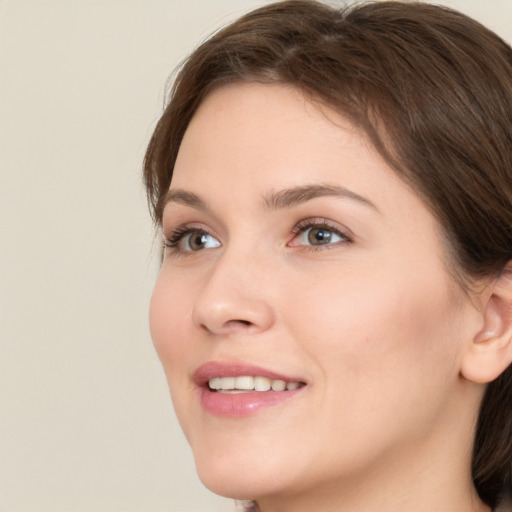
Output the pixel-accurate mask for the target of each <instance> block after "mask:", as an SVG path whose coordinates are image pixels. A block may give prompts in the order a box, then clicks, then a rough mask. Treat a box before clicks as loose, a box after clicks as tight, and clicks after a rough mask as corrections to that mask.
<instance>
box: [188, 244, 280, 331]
mask: <svg viewBox="0 0 512 512" xmlns="http://www.w3.org/2000/svg"><path fill="white" fill-rule="evenodd" d="M263 267H264V265H263V263H262V262H261V260H259V259H258V258H257V257H254V256H253V257H250V256H248V255H247V254H245V253H240V254H238V255H235V254H233V253H231V254H230V253H228V252H227V251H226V252H225V253H224V254H222V255H221V256H220V257H219V258H218V260H217V261H216V262H215V264H214V266H213V267H212V268H211V269H210V271H209V273H208V275H207V279H206V281H205V282H204V283H203V285H202V288H201V289H200V291H199V293H198V296H197V299H196V301H195V303H194V308H193V322H194V324H195V325H196V326H197V327H198V328H199V329H202V330H203V331H206V332H207V333H209V334H212V335H213V334H217V335H229V334H235V333H236V334H256V333H261V332H264V331H266V330H267V329H269V328H270V327H271V326H272V325H273V323H274V312H273V309H272V306H271V304H270V301H269V296H270V291H269V286H268V284H269V283H268V280H267V277H266V276H267V274H266V273H265V268H263Z"/></svg>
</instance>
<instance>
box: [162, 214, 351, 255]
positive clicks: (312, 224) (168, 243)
mask: <svg viewBox="0 0 512 512" xmlns="http://www.w3.org/2000/svg"><path fill="white" fill-rule="evenodd" d="M311 228H320V229H325V230H326V231H330V232H331V233H333V234H335V235H337V236H339V237H340V238H342V239H343V241H342V242H336V243H330V244H318V245H316V246H315V245H291V246H292V247H299V248H300V249H301V250H306V251H319V250H325V249H332V248H333V247H337V246H339V245H340V244H343V245H350V244H351V243H352V242H353V240H352V238H351V237H350V236H349V235H347V234H346V233H345V232H343V231H341V230H340V229H339V228H338V227H336V226H333V225H332V224H330V223H329V222H328V221H327V220H325V219H307V220H303V221H300V222H298V223H297V224H296V225H295V226H294V228H293V229H292V234H293V235H294V239H295V238H296V237H298V236H299V235H301V234H303V233H305V232H306V231H307V230H308V229H311ZM193 233H196V234H205V235H209V236H212V237H213V235H212V233H210V232H209V231H208V230H207V229H205V228H204V227H196V226H180V227H178V228H176V229H175V230H173V231H172V233H171V235H170V236H169V237H167V236H164V237H163V249H164V250H169V249H170V250H171V251H172V252H173V253H175V254H179V255H187V254H190V253H193V252H200V251H188V250H183V249H181V248H180V243H181V242H182V240H183V239H184V238H185V237H186V236H187V235H190V234H193Z"/></svg>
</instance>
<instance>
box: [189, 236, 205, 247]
mask: <svg viewBox="0 0 512 512" xmlns="http://www.w3.org/2000/svg"><path fill="white" fill-rule="evenodd" d="M205 243H206V235H205V234H204V233H198V234H197V235H195V236H193V237H192V238H191V240H190V247H191V248H192V249H201V247H203V245H204V244H205Z"/></svg>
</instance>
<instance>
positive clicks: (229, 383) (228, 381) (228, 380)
mask: <svg viewBox="0 0 512 512" xmlns="http://www.w3.org/2000/svg"><path fill="white" fill-rule="evenodd" d="M220 382H221V389H235V377H224V378H222V379H220Z"/></svg>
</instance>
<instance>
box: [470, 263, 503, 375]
mask: <svg viewBox="0 0 512 512" xmlns="http://www.w3.org/2000/svg"><path fill="white" fill-rule="evenodd" d="M489 289H490V291H487V292H486V294H485V297H483V299H484V303H483V310H482V314H483V327H482V329H481V330H480V331H479V332H478V333H477V334H476V335H475V337H474V339H473V340H472V342H471V343H470V345H469V346H468V348H467V350H466V352H465V353H464V356H463V360H462V365H461V375H462V376H463V377H464V378H466V379H467V380H470V381H472V382H476V383H481V384H485V383H488V382H491V381H493V380H494V379H496V378H498V377H499V376H500V375H501V374H502V373H503V372H504V371H505V370H506V369H507V368H508V366H509V365H510V364H511V362H512V261H509V262H508V264H507V265H506V266H505V268H504V270H503V271H502V272H501V274H500V275H499V276H498V278H497V279H496V280H494V281H493V283H491V285H490V288H489ZM489 289H488V290H489Z"/></svg>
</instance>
